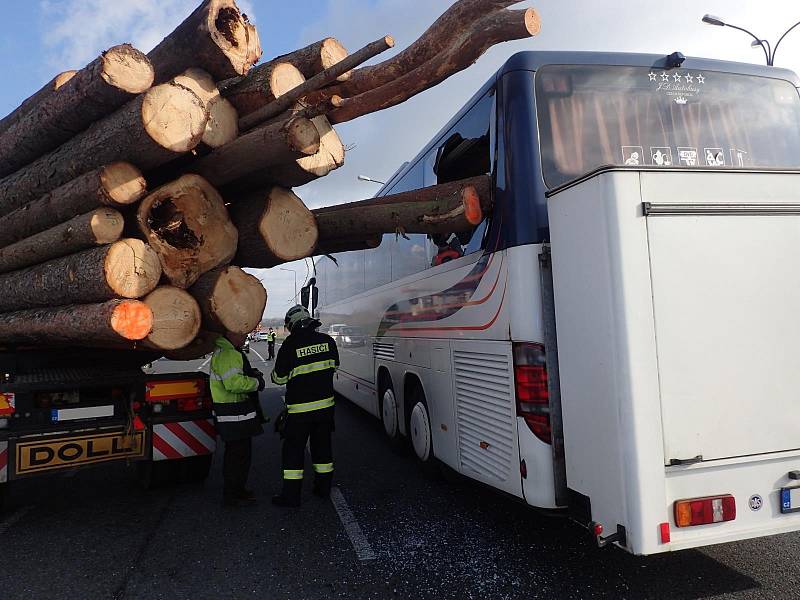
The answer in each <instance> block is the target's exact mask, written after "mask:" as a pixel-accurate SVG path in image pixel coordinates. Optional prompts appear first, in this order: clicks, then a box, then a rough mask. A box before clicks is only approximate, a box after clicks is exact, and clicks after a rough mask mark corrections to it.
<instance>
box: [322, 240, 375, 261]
mask: <svg viewBox="0 0 800 600" xmlns="http://www.w3.org/2000/svg"><path fill="white" fill-rule="evenodd" d="M380 245H381V237H380V236H378V237H374V238H367V239H364V238H363V237H361V238H359V239H355V238H354V239H347V238H339V237H337V238H333V239H328V240H323V239H320V240H319V241H318V242H317V248H316V250H314V255H315V256H322V255H325V254H338V253H341V252H352V251H354V250H373V249H375V248H377V247H378V246H380Z"/></svg>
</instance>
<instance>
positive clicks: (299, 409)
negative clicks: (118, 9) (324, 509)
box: [272, 305, 339, 506]
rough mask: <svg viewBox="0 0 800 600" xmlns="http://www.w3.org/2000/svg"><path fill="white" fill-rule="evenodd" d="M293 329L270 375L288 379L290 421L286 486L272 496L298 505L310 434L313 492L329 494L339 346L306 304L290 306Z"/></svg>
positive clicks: (284, 382)
mask: <svg viewBox="0 0 800 600" xmlns="http://www.w3.org/2000/svg"><path fill="white" fill-rule="evenodd" d="M285 324H286V329H287V330H288V331H289V337H287V338H286V339H285V340H284V342H283V344H282V345H281V348H280V350H279V351H278V358H277V360H276V361H275V368H274V369H273V370H272V381H273V383H275V384H277V385H286V421H285V426H284V430H283V453H282V463H283V491H282V492H281V494H280V495H278V496H275V497H273V498H272V502H273V504H276V505H278V506H300V492H301V491H302V487H303V468H304V462H305V461H304V458H305V447H306V441H307V440H308V439H309V437H310V438H311V462H312V463H313V467H314V487H313V492H314V494H315V495H317V496H319V497H321V498H327V497H328V496H329V495H330V492H331V481H332V479H333V450H332V448H331V433H332V432H333V429H334V420H333V404H334V403H333V373H334V371H335V370H336V368H337V367H338V366H339V352H338V350H337V349H336V342H334V341H333V338H332V337H330V336H329V335H326V334H324V333H320V332H318V331H317V328H318V327H319V326H320V322H319V321H317V320H316V319H312V318H311V315H309V313H308V310H306V308H305V307H303V306H300V305H297V306H293V307H292V308H290V309H289V312H287V313H286V319H285Z"/></svg>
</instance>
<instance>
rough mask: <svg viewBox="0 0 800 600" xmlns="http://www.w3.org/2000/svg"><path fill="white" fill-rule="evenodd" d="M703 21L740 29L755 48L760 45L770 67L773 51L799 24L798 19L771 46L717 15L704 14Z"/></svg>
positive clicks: (750, 32) (776, 49)
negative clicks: (773, 45) (750, 39)
mask: <svg viewBox="0 0 800 600" xmlns="http://www.w3.org/2000/svg"><path fill="white" fill-rule="evenodd" d="M703 23H706V24H708V25H714V26H716V27H730V28H731V29H736V30H738V31H742V32H744V33H746V34H747V35H749V36H750V37H751V38H753V42H752V43H751V45H752V46H753V47H754V48H755V47H756V46H761V49H762V50H763V51H764V56H765V57H766V59H767V64H768V65H769V66H770V67H771V66H773V65H774V64H775V53H776V52H777V51H778V47H779V46H780V45H781V42H782V41H783V40H784V38H785V37H786V36H787V35H788V34H789V33H790V32H791V31H792V30H793V29H794V28H795V27H797V26H799V25H800V21H798V22H797V23H795V24H794V25H792V26H791V27H789V29H787V30H786V31H785V32H784V33H783V35H782V36H781V37H780V39H778V43H777V44H775V47H774V48H773V47H772V45H771V44H770V43H769V40H764V39H761V38H760V37H758V36H757V35H756V34H754V33H753V32H752V31H748V30H747V29H745V28H744V27H739V26H738V25H731V24H730V23H726V22H725V21H723V20H722V19H720V18H719V17H715V16H714V15H705V16H704V17H703Z"/></svg>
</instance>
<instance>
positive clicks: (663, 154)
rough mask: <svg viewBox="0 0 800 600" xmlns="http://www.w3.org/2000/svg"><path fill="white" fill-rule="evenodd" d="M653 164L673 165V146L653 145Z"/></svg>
mask: <svg viewBox="0 0 800 600" xmlns="http://www.w3.org/2000/svg"><path fill="white" fill-rule="evenodd" d="M650 159H651V161H652V162H651V164H652V165H654V166H656V167H671V166H672V164H673V163H672V148H670V147H668V146H651V147H650Z"/></svg>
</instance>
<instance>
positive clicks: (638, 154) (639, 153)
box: [622, 146, 644, 167]
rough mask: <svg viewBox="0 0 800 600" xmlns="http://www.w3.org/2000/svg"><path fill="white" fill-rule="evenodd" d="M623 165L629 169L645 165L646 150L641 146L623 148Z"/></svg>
mask: <svg viewBox="0 0 800 600" xmlns="http://www.w3.org/2000/svg"><path fill="white" fill-rule="evenodd" d="M622 163H623V164H624V165H625V166H627V167H638V166H641V165H643V164H644V148H642V147H641V146H623V147H622Z"/></svg>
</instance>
